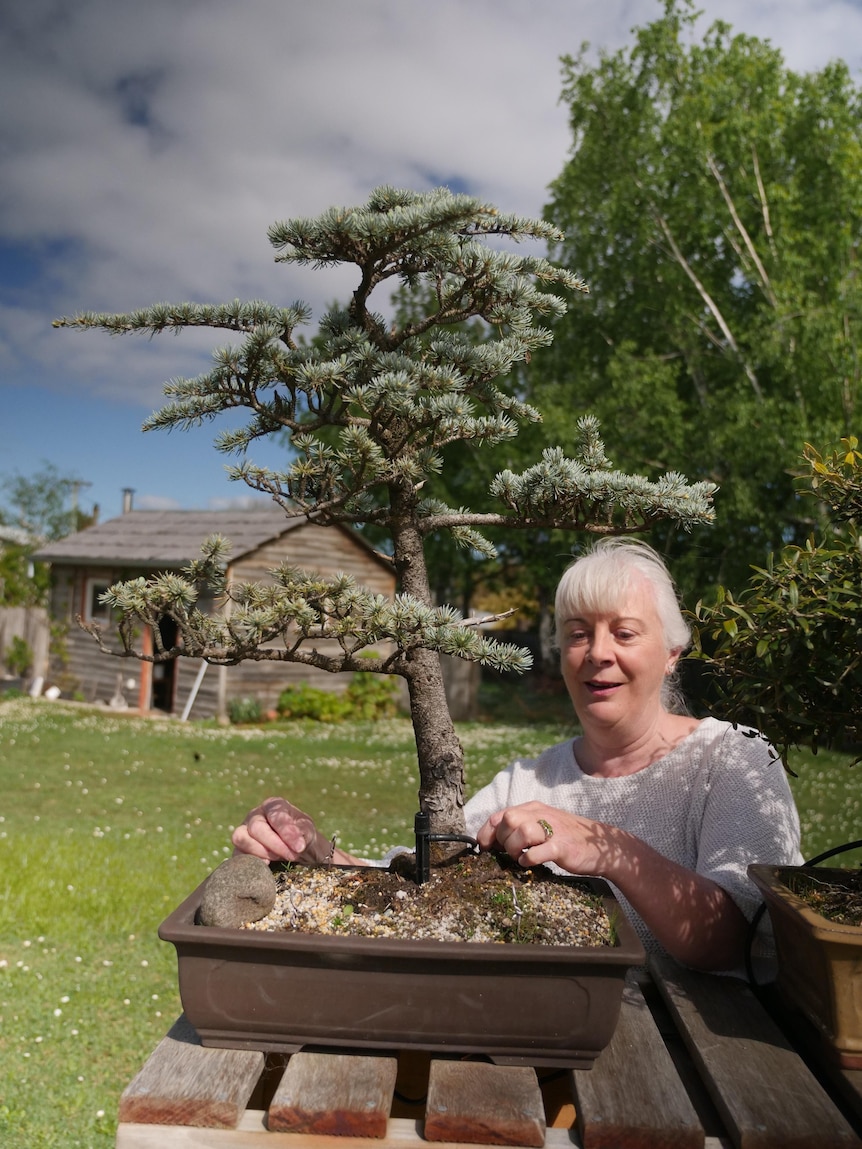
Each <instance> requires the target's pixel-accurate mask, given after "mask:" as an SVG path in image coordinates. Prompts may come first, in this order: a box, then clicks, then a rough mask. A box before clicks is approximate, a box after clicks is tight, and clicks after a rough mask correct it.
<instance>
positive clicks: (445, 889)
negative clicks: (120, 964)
mask: <svg viewBox="0 0 862 1149" xmlns="http://www.w3.org/2000/svg"><path fill="white" fill-rule="evenodd" d="M408 857H409V855H408ZM403 868H404V867H403V865H402V869H403ZM243 928H244V929H252V930H264V931H277V930H298V931H300V932H304V933H318V934H335V935H339V936H350V935H353V936H361V937H387V938H421V939H432V940H436V941H446V942H448V941H473V942H513V943H518V942H521V943H529V944H533V945H536V944H538V945H577V946H582V945H613V944H614V940H613V939H614V931H613V927H612V924H611V922H610V921H609V920H608V917H607V914H606V913H605V910H604V907H603V905H602V902H601V899H600V898H598V897H597V896H596V895H595V894H594V893H593V892H592V891H591V890H589V889H587V888H586V887H585V886H584V885H583V884H580V883H577V882H576V881H574V880H572V879H560V878H559V877H557V876H556V875H555V874H553V873H551V871H549V870H547V869H545V868H544V867H537V868H536V869H534V870H524V869H522V868H521V867H518V868H517V869H512V868H511V865H510V864H508V860H505V861H503V862H502V863H501V861H500V860H499V859H497V858H495V857H494V856H493V855H489V854H480V855H478V856H474V855H468V856H466V857H463V858H461V859H458V860H457V861H455V862H451V861H450V862H449V863H448V864H446V865H444V866H441V867H435V868H434V869H432V872H431V880H430V881H429V882H427V883H426V884H424V885H422V886H418V885H417V884H416V883H415V882H414V881H413V880H412V877H410V876H405V875H404V874H403V873H394V872H392V871H391V870H382V869H377V868H371V867H367V868H366V867H358V868H346V867H339V866H320V867H305V866H293V867H291V868H289V869H287V870H285V871H284V872H282V873H279V874H278V894H277V897H276V902H275V906H274V907H273V909H272V910H271V911H270V913H268V914H267V915H266V916H265V917H263V918H261V919H259V920H258V921H256V922H253V923H247V924H246V925H245V926H244V927H243Z"/></svg>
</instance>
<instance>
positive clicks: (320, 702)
mask: <svg viewBox="0 0 862 1149" xmlns="http://www.w3.org/2000/svg"><path fill="white" fill-rule="evenodd" d="M276 710H277V711H278V715H279V717H280V718H312V719H314V720H315V721H316V722H343V721H344V720H345V719H346V718H347V717H349V714H350V703H349V702H348V701H347V698H346V697H345V696H344V695H340V694H333V693H332V691H330V690H320V689H319V688H318V687H316V686H309V685H308V684H307V683H305V682H298V683H297V684H296V686H288V687H287V688H286V689H285V690H282V692H281V694H280V695H279V696H278V702H277V704H276Z"/></svg>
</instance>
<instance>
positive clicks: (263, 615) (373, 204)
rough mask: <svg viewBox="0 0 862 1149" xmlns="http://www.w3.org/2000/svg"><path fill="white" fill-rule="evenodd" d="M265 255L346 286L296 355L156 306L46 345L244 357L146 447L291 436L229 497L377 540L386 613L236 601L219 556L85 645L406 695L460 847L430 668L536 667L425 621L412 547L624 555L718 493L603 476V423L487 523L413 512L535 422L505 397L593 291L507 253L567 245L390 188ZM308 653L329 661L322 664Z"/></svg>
mask: <svg viewBox="0 0 862 1149" xmlns="http://www.w3.org/2000/svg"><path fill="white" fill-rule="evenodd" d="M269 238H270V241H271V242H272V244H273V246H274V247H275V249H276V250H277V251H278V252H279V255H278V257H277V258H278V259H279V260H282V261H285V262H292V263H295V264H300V265H307V264H310V265H312V266H315V267H324V266H328V265H332V264H337V263H346V264H353V265H355V267H356V276H357V285H356V288H355V290H354V292H353V294H352V297H351V299H350V301H349V303H348V304H347V305H346V306H338V305H336V306H332V307H330V308H329V310H328V311H327V312H326V313H325V315H324V316H323V318H322V319H321V321H320V325H319V331H318V334H317V336H316V337H315V338H314V339H313V340H312V341H310V342H307V341H303V340H301V339H299V338H298V336H297V334H296V329H297V328H298V327H299V326H300V325H301V324H302V323H304V322H306V321H307V319H308V310H307V308H306V307H304V306H302V305H294V306H292V307H278V306H274V305H270V304H267V303H260V302H253V303H241V302H239V301H236V302H234V303H230V304H226V305H223V306H210V305H205V304H181V305H179V306H172V305H168V304H158V305H156V306H154V307H148V308H145V309H144V310H141V311H137V312H134V313H132V314H128V315H94V314H83V315H79V316H77V317H76V318H73V319H63V320H59V321H57V324H56V325H57V326H63V327H76V328H100V329H103V330H105V331H108V332H111V333H125V332H135V331H138V332H147V333H150V334H152V333H156V332H162V331H166V330H179V329H181V328H186V327H213V328H221V329H223V330H225V331H227V332H230V333H231V334H232V335H236V336H239V337H240V342H239V343H238V344H235V345H231V346H226V347H223V348H221V349H219V350H218V351H216V352H215V354H214V365H213V368H212V370H211V371H209V372H208V373H206V374H204V375H201V376H200V377H198V378H194V379H180V380H178V381H173V382H171V383H169V384H168V385H167V386H166V388H165V392H166V394H167V395H168V396H169V397H170V399H171V402H170V403H169V404H168V405H167V406H166V407H164V409H162V410H161V411H159V412H157V413H156V414H154V415H153V416H152V417H151V418H150V419H149V420H148V421H147V422H146V423H145V425H144V429H145V430H150V429H154V428H174V427H181V428H189V427H193V426H196V425H198V424H200V423H203V422H204V421H205V420H210V419H212V418H214V417H215V416H217V415H218V414H219V413H220V412H223V411H226V410H228V409H230V408H237V407H241V408H245V409H247V410H248V412H249V421H248V423H247V424H246V425H245V426H244V427H243V428H242V429H240V430H237V431H231V432H228V433H223V434H221V435H220V436H219V437H218V439H217V440H216V445H217V447H218V449H219V450H221V451H224V452H226V453H234V454H237V455H239V456H245V455H246V452H247V451H248V449H249V448H250V447H251V446H252V445H253V444H254V442H255V440H256V439H258V438H260V437H262V436H267V435H272V434H274V433H286V435H287V437H288V439H289V442H290V447H291V455H290V462H289V465H288V466H287V467H286V469H285V470H284V471H282V472H277V473H276V472H274V471H272V470H267V469H264V468H261V467H256V466H255V465H254V464H253V463H252V462H251V461H242V462H241V463H240V464H239V465H238V466H235V467H233V468H231V470H230V473H231V475H232V477H233V478H236V479H238V480H241V481H242V482H244V483H247V484H248V485H249V486H250V487H252V488H253V489H255V490H257V491H261V492H266V493H267V494H269V495H271V497H272V498H273V499H274V500H275V502H277V503H278V504H279V505H280V506H282V507H283V508H284V510H285V513H286V514H287V515H290V516H296V515H305V516H307V517H308V518H309V519H313V520H314V521H315V522H317V523H320V524H324V525H333V524H339V523H342V524H348V525H352V526H357V525H358V526H364V527H366V528H373V529H374V532H375V537H385V538H386V539H388V544H387V546H386V547H385V548H384V549H385V551H386V554H387V555H388V558H389V561H391V563H392V567H393V570H394V572H395V574H396V576H397V583H398V594H397V596H396V598H395V599H394V601H389V600H388V599H386V598H384V597H381V596H379V595H375V594H372V593H369V592H367V591H365V590H363V589H362V588H361V587H359V586H356V585H354V583H353V582H352V581H351V579H350V578H348V577H346V576H344V577H336V578H334V579H326V578H322V577H320V575H318V574H314V573H310V572H306V571H302V570H298V569H296V568H294V567H292V566H286V565H285V566H282V567H280V568H279V569H277V570H275V571H273V572H272V579H271V582H268V583H266V584H263V583H253V584H232V585H228V584H227V582H226V579H225V574H224V560H225V556H226V554H227V543H226V541H225V540H224V539H221V538H213V539H211V540H209V541H208V543H207V544H206V545H205V547H204V553H203V556H202V558H201V559H199V560H197V561H195V562H193V563H192V564H191V565H190V566H189V567H188V568H187V570H186V571H184V573H183V575H176V574H164V575H162V576H159V577H156V578H151V579H143V578H139V579H132V580H131V581H129V582H125V583H120V584H117V585H115V586H113V587H111V588H110V590H109V591H108V592H107V594H106V595H105V596H104V601H105V602H106V603H108V604H109V605H110V606H111V607H112V608H114V610H115V611H116V612H117V613H118V617H119V624H118V634H119V640H120V642H119V647H112V646H111V645H109V643H108V641H107V637H106V636H105V635H104V634H103V633H102V631H101V630H100V628H99V627H98V626H92V627H89V628H88V629H90V630H91V631H92V633H93V634H94V636H95V637H96V638H97V640H98V641H99V643H100V644H101V646H102V649H103V650H106V651H108V652H109V653H112V654H119V655H120V656H124V657H134V658H138V659H146V658H149V659H151V660H152V661H155V662H160V661H163V660H165V659H171V658H178V657H190V658H196V659H205V660H206V661H208V662H211V663H216V664H234V663H238V662H240V661H241V660H243V659H274V660H282V661H290V662H297V663H303V664H305V665H312V666H316V667H321V668H323V669H325V670H328V671H333V672H339V671H360V670H361V671H369V670H370V671H377V672H381V673H385V674H395V675H400V676H401V677H402V678H404V679H405V680H406V683H407V688H408V692H409V699H410V713H411V717H412V722H413V729H414V732H415V737H416V746H417V753H418V763H419V775H420V790H419V802H420V808H421V809H422V811H424V812H426V813H427V814H428V815H429V816H430V819H431V828H432V830H433V831H434V832H435V833H463V830H464V818H463V810H462V807H463V754H462V750H461V746H460V743H459V741H458V738H457V736H456V732H455V728H454V725H453V723H452V720H451V717H450V715H449V711H448V708H447V705H446V697H445V693H444V689H443V678H442V674H441V667H440V659H439V655H440V654H441V653H445V654H448V655H454V656H457V657H459V658H466V659H472V660H476V661H478V662H480V663H482V664H485V665H490V666H493V667H496V668H498V669H500V670H509V671H511V670H521V671H522V670H525V669H527V667H528V666H529V664H530V656H529V652H528V651H526V650H523V649H520V648H518V647H514V646H511V645H507V644H500V643H497V642H494V641H493V640H491V639H489V638H487V637H485V636H483V635H482V633H481V632H480V629H479V626H478V625H477V623H476V621H475V620H473V619H465V618H463V617H462V616H461V615H460V614H459V613H458V612H457V611H456V610H455V609H453V608H451V607H449V606H445V605H442V606H441V605H437V604H435V603H434V602H433V601H432V597H431V592H430V589H429V580H428V570H427V565H426V557H425V551H424V544H425V542H426V540H427V539H428V538H429V537H430V536H431V535H433V534H435V532H442V531H449V532H451V534H452V535H453V536H454V537H455V538H456V539H457V540H458V542H459V543H460V544H462V545H463V546H464V547H467V548H469V549H470V550H471V551H472V552H475V554H476V555H477V557H478V556H482V555H493V554H494V553H495V549H494V547H493V546H492V545H491V543H490V542H489V541H488V540H487V538H486V537H485V536H484V535H483V534H482V530H483V528H488V527H508V528H511V529H513V530H514V529H518V528H529V527H533V528H544V527H547V528H563V529H565V530H567V531H572V532H575V531H592V532H599V533H622V532H630V531H637V530H642V529H644V528H645V527H646V526H648V525H649V524H651V523H653V522H655V521H657V520H661V519H666V518H672V519H675V520H677V521H678V522H680V523H682V524H684V525H685V526H686V527H690V526H693V525H694V524H696V523H703V522H708V521H710V520H711V519H712V515H713V512H712V507H711V498H712V494H713V492H714V489H715V488H714V487H713V485H712V484H709V483H695V484H689V483H687V482H686V480H685V479H684V478H683V477H682V476H681V475H678V474H668V475H666V476H664V477H663V478H662V479H660V480H659V481H657V482H650V481H647V480H646V479H645V478H642V477H639V476H627V475H624V474H621V473H619V472H618V471H615V470H613V469H612V467H611V465H610V463H609V461H608V459H607V458H606V457H605V453H604V449H603V446H602V442H601V439H600V437H599V432H598V426H597V423H596V422H595V420H594V419H592V418H589V417H585V418H582V419H581V420H580V422H579V429H580V439H579V444H580V445H579V451H578V453H577V457H575V458H566V457H565V456H564V455H563V453H562V451H560V450H558V449H553V448H550V449H547V450H545V451H544V453H543V455H542V457H541V459H539V460H538V461H537V462H536V463H535V464H534V465H532V466H530V467H529V468H528V469H526V470H525V471H523V473H520V474H515V473H513V472H511V471H503V472H502V473H500V474H498V475H497V477H496V478H495V480H494V482H493V484H492V486H491V491H490V495H491V496H492V497H493V499H494V500H495V502H494V504H492V505H494V506H496V508H497V509H493V510H488V509H485V510H471V509H469V508H466V507H453V506H448V505H446V504H444V503H443V502H441V501H439V500H436V499H434V498H432V497H430V496H429V495H428V493H427V492H426V490H425V486H426V484H427V483H428V481H429V479H430V478H431V477H432V476H434V475H436V474H437V473H438V472H440V470H441V468H443V467H445V457H446V448H447V446H449V445H450V444H453V443H459V442H460V443H468V444H471V445H472V447H473V448H474V449H476V450H479V449H481V448H482V447H483V446H486V445H489V444H496V443H500V442H503V441H505V440H507V439H511V438H513V437H514V436H515V435H516V434H517V433H518V428H519V425H522V424H524V423H529V422H534V421H537V420H538V419H539V414H538V412H537V411H535V410H534V409H533V408H532V407H530V406H529V405H527V404H526V403H524V402H522V401H521V400H520V399H519V398H518V397H517V394H516V393H515V392H516V389H515V388H511V389H509V390H504V389H503V387H502V386H500V385H498V383H497V380H500V379H505V378H506V377H511V376H512V374H513V372H514V371H515V369H516V368H517V367H519V366H520V365H522V364H526V363H528V362H529V359H530V355H531V353H532V352H533V351H534V350H535V349H536V348H537V347H540V346H542V345H544V344H546V343H548V342H549V340H550V334H549V332H548V331H547V330H546V329H545V328H544V327H542V326H541V325H540V321H541V320H542V319H543V318H545V317H549V316H554V315H559V314H560V313H562V312H563V311H564V310H565V306H566V304H565V301H564V299H563V298H562V297H561V295H560V294H558V293H557V291H556V290H555V289H558V290H559V291H576V292H577V291H585V290H586V287H585V285H584V284H583V282H582V281H581V280H579V279H578V278H577V276H575V275H573V274H571V273H570V272H568V271H565V270H563V269H561V268H558V267H556V266H554V265H552V264H551V263H549V262H548V261H547V260H546V259H544V258H542V257H540V256H538V255H530V254H516V253H515V252H513V250H511V248H512V244H513V242H514V243H517V242H518V241H523V240H530V241H548V240H555V241H558V242H559V241H560V240H561V239H562V236H561V235H560V234H559V233H558V232H557V230H556V229H555V228H553V227H552V226H551V225H549V224H547V223H543V222H539V221H531V220H526V219H520V218H517V217H515V216H511V215H504V214H501V213H500V212H499V211H498V210H497V209H496V208H494V207H492V206H489V205H487V204H484V203H482V202H481V201H480V200H478V199H475V198H473V197H471V196H466V195H454V194H452V193H451V192H449V191H448V190H446V189H438V190H435V191H432V192H428V193H423V194H418V193H414V192H410V191H401V190H396V189H393V188H391V187H382V188H379V189H377V190H376V191H375V192H373V194H372V195H371V197H370V199H369V201H368V203H367V204H365V205H364V206H362V207H354V208H332V209H330V210H329V211H327V212H325V213H324V214H323V215H321V216H320V217H319V218H318V219H295V220H290V221H288V222H286V223H277V224H275V225H273V226H272V227H271V229H270V231H269ZM503 240H506V241H508V242H507V244H506V245H505V247H504V246H503V244H502V242H501V241H503ZM534 247H535V244H534ZM395 288H401V289H402V291H406V292H408V293H409V292H415V294H416V298H417V300H418V301H419V302H418V303H417V305H416V306H415V307H413V308H410V309H409V318H405V319H404V321H403V322H400V323H399V322H398V321H392V320H387V319H386V318H385V317H384V315H383V314H382V313H380V312H379V311H375V310H374V309H373V305H372V297H373V296H374V295H375V293H379V292H381V291H389V292H391V291H392V290H393V289H395ZM378 306H379V304H378ZM477 319H480V320H482V321H484V323H485V325H486V327H487V336H488V337H487V340H486V341H485V342H480V343H479V344H478V345H477V344H476V341H475V339H474V338H471V337H470V336H469V335H468V334H466V333H465V331H464V326H465V325H468V324H469V322H470V321H475V320H477ZM205 588H206V589H208V590H210V591H212V590H215V592H216V593H217V595H219V596H221V598H222V599H223V601H224V602H226V603H229V604H230V610H229V611H224V612H223V613H221V614H219V615H215V616H213V615H209V614H205V613H203V612H201V611H200V610H199V609H198V607H197V606H196V603H197V601H198V598H199V596H200V594H201V591H202V590H203V589H205ZM165 615H168V616H170V618H172V619H173V620H174V622H175V623H176V625H177V628H178V633H179V636H180V637H179V639H178V641H177V644H176V645H175V646H173V647H171V648H170V649H166V648H165V647H164V645H163V643H162V642H161V639H160V631H159V625H158V623H159V620H160V619H161V618H162V617H163V616H165ZM141 626H144V627H149V628H151V630H152V634H153V641H154V644H155V645H154V653H153V654H152V655H149V656H148V655H145V654H144V653H143V651H142V650H141V649H139V647H138V646H136V635H137V633H138V631H139V628H140V627H141ZM322 640H331V641H330V642H328V643H327V649H321V642H322ZM369 654H371V655H372V657H369Z"/></svg>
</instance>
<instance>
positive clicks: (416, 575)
mask: <svg viewBox="0 0 862 1149" xmlns="http://www.w3.org/2000/svg"><path fill="white" fill-rule="evenodd" d="M390 497H391V500H392V505H393V508H395V509H396V516H395V521H396V524H397V525H396V526H394V527H393V532H392V534H393V542H394V563H395V570H396V572H397V574H398V578H399V582H400V584H401V589H402V590H403V591H404V593H405V594H409V595H411V596H412V597H413V598H415V599H417V600H418V601H419V602H422V603H425V604H426V605H427V606H431V605H432V603H431V587H430V584H429V582H428V568H427V566H426V563H425V549H424V546H423V539H422V535H421V533H420V531H419V530H418V529H417V526H416V506H415V499H416V495H415V492H414V491H413V490H412V488H408V490H407V491H404V490H402V489H399V488H394V489H393V490H392V492H391V496H390ZM402 673H403V674H404V677H405V678H406V680H407V687H408V690H409V692H410V717H411V719H412V721H413V733H414V736H415V738H416V752H417V755H418V759H419V808H420V810H422V811H423V812H425V813H427V814H429V815H430V818H431V832H432V834H463V833H464V831H465V824H464V751H463V749H462V748H461V743H460V742H459V741H458V736H457V734H456V733H455V726H454V723H453V722H452V717H451V715H450V713H449V704H448V702H447V701H446V690H445V688H444V686H443V670H442V668H441V666H440V656H439V654H437V652H436V651H433V650H427V649H425V648H424V647H418V648H417V649H415V650H411V651H410V652H409V653H408V654H407V655H406V657H405V659H404V661H403V670H402Z"/></svg>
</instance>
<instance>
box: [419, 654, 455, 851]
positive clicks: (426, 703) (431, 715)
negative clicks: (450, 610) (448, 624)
mask: <svg viewBox="0 0 862 1149" xmlns="http://www.w3.org/2000/svg"><path fill="white" fill-rule="evenodd" d="M408 668H409V669H408V673H407V676H406V677H407V686H408V689H409V691H410V717H411V718H412V720H413V733H414V736H415V738H416V751H417V754H418V756H419V808H420V810H422V811H424V812H426V813H427V814H429V815H430V817H431V832H432V834H463V833H464V831H465V823H464V751H463V750H462V748H461V743H460V742H459V741H458V736H457V734H456V733H455V726H454V724H453V722H452V719H451V717H450V716H449V707H448V704H447V702H446V691H445V689H444V687H443V671H442V669H441V667H440V656H439V655H438V654H436V653H435V652H434V651H433V650H423V649H420V650H416V651H414V652H412V654H411V655H410V657H409V660H408Z"/></svg>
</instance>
